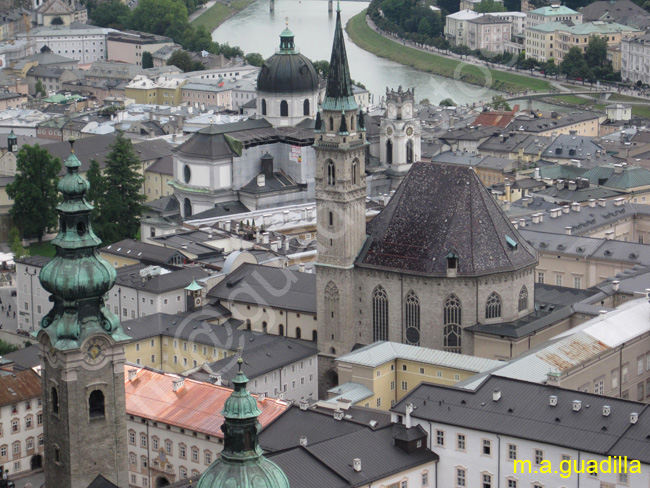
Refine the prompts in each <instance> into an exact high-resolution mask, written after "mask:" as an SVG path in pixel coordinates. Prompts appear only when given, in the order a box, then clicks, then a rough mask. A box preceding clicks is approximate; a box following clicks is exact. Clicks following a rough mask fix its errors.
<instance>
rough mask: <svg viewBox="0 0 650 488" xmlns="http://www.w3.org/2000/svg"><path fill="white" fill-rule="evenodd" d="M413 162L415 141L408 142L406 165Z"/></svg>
mask: <svg viewBox="0 0 650 488" xmlns="http://www.w3.org/2000/svg"><path fill="white" fill-rule="evenodd" d="M412 162H413V139H409V140H408V141H407V142H406V164H411V163H412Z"/></svg>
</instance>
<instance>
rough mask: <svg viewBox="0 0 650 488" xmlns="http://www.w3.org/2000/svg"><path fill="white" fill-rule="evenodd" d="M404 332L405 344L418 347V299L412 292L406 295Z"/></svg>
mask: <svg viewBox="0 0 650 488" xmlns="http://www.w3.org/2000/svg"><path fill="white" fill-rule="evenodd" d="M405 312H406V317H405V321H404V324H405V327H406V329H405V332H404V336H405V337H406V343H407V344H411V345H413V346H419V345H420V299H419V298H418V296H417V295H416V294H415V292H413V291H409V292H408V294H407V295H406V308H405Z"/></svg>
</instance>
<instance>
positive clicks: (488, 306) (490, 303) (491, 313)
mask: <svg viewBox="0 0 650 488" xmlns="http://www.w3.org/2000/svg"><path fill="white" fill-rule="evenodd" d="M499 317H501V297H500V296H499V295H498V294H497V292H495V291H493V292H492V293H490V296H489V297H488V299H487V302H486V303H485V318H486V319H498V318H499Z"/></svg>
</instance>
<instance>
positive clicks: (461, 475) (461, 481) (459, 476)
mask: <svg viewBox="0 0 650 488" xmlns="http://www.w3.org/2000/svg"><path fill="white" fill-rule="evenodd" d="M465 475H466V472H465V470H464V469H462V468H456V486H458V487H465V486H466V484H465V479H466V476H465Z"/></svg>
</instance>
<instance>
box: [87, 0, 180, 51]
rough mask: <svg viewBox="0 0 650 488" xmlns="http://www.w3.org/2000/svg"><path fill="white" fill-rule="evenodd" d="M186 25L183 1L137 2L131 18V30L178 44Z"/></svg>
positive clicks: (144, 0)
mask: <svg viewBox="0 0 650 488" xmlns="http://www.w3.org/2000/svg"><path fill="white" fill-rule="evenodd" d="M97 8H99V7H97ZM188 25H189V24H188V21H187V7H186V6H185V3H183V0H139V2H138V6H137V7H136V8H135V9H134V10H133V14H132V16H131V28H133V29H135V30H141V31H145V32H150V33H151V34H158V35H164V36H169V37H171V38H172V39H174V41H176V42H178V43H180V42H182V41H183V39H182V37H183V34H184V33H185V29H186V28H187V26H188Z"/></svg>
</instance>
